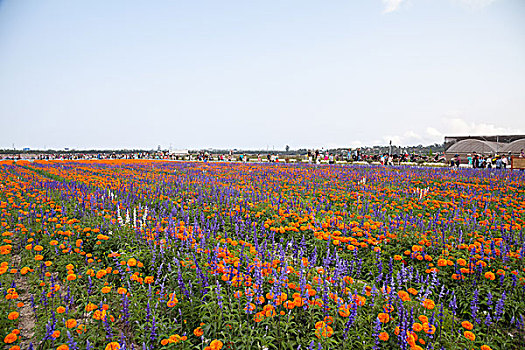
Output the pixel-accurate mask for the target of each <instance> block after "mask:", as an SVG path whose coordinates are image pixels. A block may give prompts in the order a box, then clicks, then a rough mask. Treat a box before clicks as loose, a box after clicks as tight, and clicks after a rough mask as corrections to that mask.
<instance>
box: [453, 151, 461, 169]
mask: <svg viewBox="0 0 525 350" xmlns="http://www.w3.org/2000/svg"><path fill="white" fill-rule="evenodd" d="M454 157H456V168H459V163H461V158H460V157H459V154H456V155H455V156H454Z"/></svg>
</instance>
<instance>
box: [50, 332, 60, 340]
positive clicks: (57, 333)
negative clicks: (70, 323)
mask: <svg viewBox="0 0 525 350" xmlns="http://www.w3.org/2000/svg"><path fill="white" fill-rule="evenodd" d="M51 337H53V338H55V339H56V338H58V337H60V331H54V332H53V333H51Z"/></svg>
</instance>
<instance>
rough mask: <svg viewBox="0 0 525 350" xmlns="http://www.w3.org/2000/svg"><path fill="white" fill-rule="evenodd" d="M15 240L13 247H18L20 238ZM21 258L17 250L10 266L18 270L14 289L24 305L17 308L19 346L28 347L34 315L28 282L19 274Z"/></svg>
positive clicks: (34, 322) (33, 324) (19, 300)
mask: <svg viewBox="0 0 525 350" xmlns="http://www.w3.org/2000/svg"><path fill="white" fill-rule="evenodd" d="M17 241H18V242H17V243H16V244H15V247H19V244H18V243H19V242H20V239H19V238H18V237H17ZM21 260H22V259H21V257H20V252H17V253H16V254H14V255H13V256H12V258H11V266H12V267H13V268H16V269H17V270H18V272H17V273H16V275H15V284H16V290H17V292H18V302H22V303H24V306H22V307H21V308H19V310H18V312H19V313H20V316H19V318H18V329H19V330H20V336H21V342H20V348H21V349H28V348H29V344H30V343H33V346H34V345H35V344H34V340H33V337H34V335H35V327H36V317H35V314H34V312H33V309H32V307H31V294H30V286H29V283H27V279H26V278H24V277H23V276H22V275H21V274H20V261H21Z"/></svg>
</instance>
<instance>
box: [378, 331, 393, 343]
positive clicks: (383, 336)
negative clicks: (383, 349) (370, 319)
mask: <svg viewBox="0 0 525 350" xmlns="http://www.w3.org/2000/svg"><path fill="white" fill-rule="evenodd" d="M389 338H390V336H389V335H388V333H387V332H381V333H379V339H380V340H382V341H387V340H388V339H389Z"/></svg>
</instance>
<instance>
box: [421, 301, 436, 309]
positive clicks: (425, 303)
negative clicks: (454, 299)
mask: <svg viewBox="0 0 525 350" xmlns="http://www.w3.org/2000/svg"><path fill="white" fill-rule="evenodd" d="M435 306H436V304H435V303H434V301H433V300H432V299H425V301H423V307H424V308H426V309H429V310H432V309H434V307H435Z"/></svg>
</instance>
